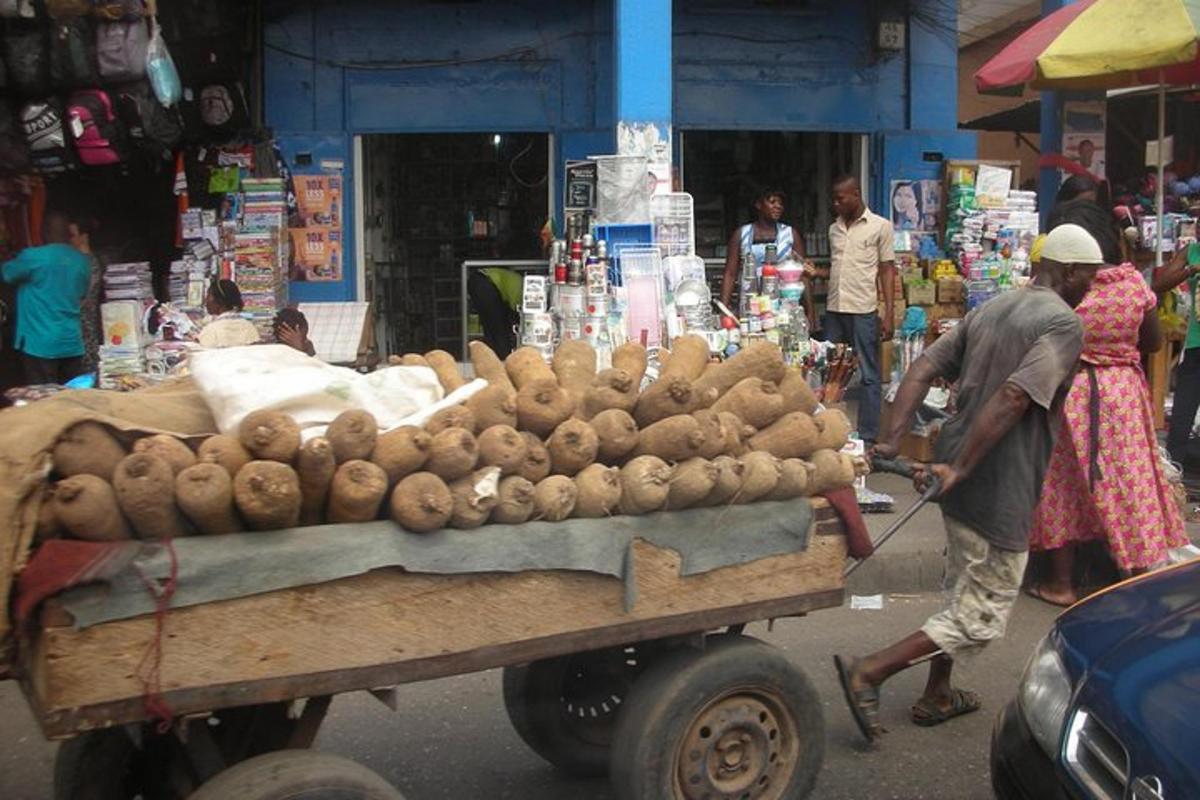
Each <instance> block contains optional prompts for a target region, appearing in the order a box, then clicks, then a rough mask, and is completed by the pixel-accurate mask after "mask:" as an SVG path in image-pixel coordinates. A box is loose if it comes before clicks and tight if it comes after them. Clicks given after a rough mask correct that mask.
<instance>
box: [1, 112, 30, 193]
mask: <svg viewBox="0 0 1200 800" xmlns="http://www.w3.org/2000/svg"><path fill="white" fill-rule="evenodd" d="M29 168H30V164H29V145H28V143H27V142H26V141H25V138H24V137H23V136H22V135H21V130H20V128H19V127H17V118H16V115H14V114H13V113H12V109H10V108H9V107H8V104H6V103H4V102H2V101H0V175H5V174H7V175H20V174H23V173H25V172H28V171H29Z"/></svg>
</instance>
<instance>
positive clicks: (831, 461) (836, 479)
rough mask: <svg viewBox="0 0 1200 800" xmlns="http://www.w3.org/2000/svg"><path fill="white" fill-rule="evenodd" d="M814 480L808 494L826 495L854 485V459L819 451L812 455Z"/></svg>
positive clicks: (848, 456)
mask: <svg viewBox="0 0 1200 800" xmlns="http://www.w3.org/2000/svg"><path fill="white" fill-rule="evenodd" d="M812 466H813V472H812V480H811V481H810V483H809V489H808V494H810V495H816V494H824V493H825V492H828V491H831V490H833V489H841V488H843V487H846V486H850V485H851V484H853V483H854V459H853V458H852V457H851V456H850V455H848V454H846V453H838V452H836V451H834V450H818V451H816V452H815V453H813V454H812Z"/></svg>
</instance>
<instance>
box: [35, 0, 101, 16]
mask: <svg viewBox="0 0 1200 800" xmlns="http://www.w3.org/2000/svg"><path fill="white" fill-rule="evenodd" d="M45 3H46V14H47V15H49V17H50V19H55V20H63V19H78V18H80V17H87V16H90V15H91V13H92V6H93V3H92V0H45Z"/></svg>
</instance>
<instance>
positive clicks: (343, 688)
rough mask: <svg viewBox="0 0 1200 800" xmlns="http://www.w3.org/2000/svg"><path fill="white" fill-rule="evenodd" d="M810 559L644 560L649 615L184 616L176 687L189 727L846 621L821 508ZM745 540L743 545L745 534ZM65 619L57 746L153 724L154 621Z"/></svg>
mask: <svg viewBox="0 0 1200 800" xmlns="http://www.w3.org/2000/svg"><path fill="white" fill-rule="evenodd" d="M813 506H814V511H815V520H816V522H815V526H814V531H813V533H814V535H813V537H812V538H811V540H810V543H809V547H808V549H807V550H805V551H804V552H801V553H794V554H789V555H782V556H775V557H771V558H766V559H762V560H759V561H755V562H752V563H749V564H745V565H741V566H732V567H725V568H722V569H718V570H714V571H712V572H708V573H704V574H700V575H694V576H692V577H686V578H683V577H680V575H679V556H678V554H676V553H675V552H674V551H671V550H664V549H659V548H656V547H654V546H652V545H649V544H646V543H645V542H642V541H640V540H639V541H637V542H636V544H635V550H634V553H635V574H636V582H637V601H636V604H635V606H634V608H633V609H632V610H631V611H629V612H627V611H625V609H624V603H623V598H624V587H623V586H622V583H621V582H620V581H618V580H614V579H612V578H607V577H604V576H600V575H593V574H589V573H575V572H523V573H517V574H495V573H491V574H477V575H422V574H409V573H405V572H402V571H400V570H395V569H389V570H378V571H374V572H370V573H367V574H365V575H359V576H356V577H352V578H345V579H342V580H338V581H333V582H329V583H324V584H319V585H315V586H305V587H300V588H295V589H287V590H283V591H276V592H271V593H267V594H261V595H254V596H250V597H245V598H240V599H236V600H228V601H222V602H216V603H209V604H206V605H200V606H194V607H190V608H182V609H177V610H173V611H171V612H170V613H169V614H168V615H167V617H166V622H165V628H164V632H163V647H162V666H161V673H160V675H161V687H162V693H163V696H164V698H165V700H166V701H167V703H168V704H169V705H170V707H171V709H172V710H173V711H174V713H176V714H188V713H198V712H204V711H211V710H214V709H218V708H225V707H230V706H239V705H249V704H254V703H264V702H270V701H277V700H288V699H294V698H299V697H312V696H317V695H326V694H336V693H340V692H347V691H353V690H360V689H371V688H378V687H384V686H392V685H396V684H400V683H407V682H412V681H419V680H426V679H431V678H439V677H444V676H448V675H457V674H465V673H470V672H476V671H480V670H486V669H492V668H495V667H501V666H506V665H510V664H519V663H525V662H529V661H534V660H538V659H543V658H550V657H554V656H561V655H566V654H569V653H574V652H580V651H586V650H594V649H599V648H603V647H612V646H616V645H621V644H626V643H629V642H635V641H644V640H648V639H656V638H661V637H666V636H676V635H683V634H688V633H695V632H699V631H706V630H712V629H714V628H719V627H722V626H726V625H733V624H738V623H744V622H751V621H755V620H762V619H769V618H774V617H783V616H791V615H797V614H804V613H807V612H810V611H813V610H816V609H820V608H827V607H830V606H837V605H840V604H841V602H842V599H843V586H844V581H843V578H842V568H843V565H844V561H845V558H846V541H845V537H844V535H843V534H842V527H841V523H840V521H839V520H838V518H837V516H836V514H835V513H834V512H833V510H832V509H831V508H830V507H829V506H828V504H826V503H825V502H824V501H823V500H814V501H813ZM731 535H736V534H731ZM62 613H63V612H61V610H57V611H56V609H55V608H53V606H52V605H51V606H50V607H48V608H47V610H46V612H45V613H44V614H43V620H42V627H41V629H40V630H39V632H38V635H37V637H36V638H35V639H34V641H33V642H32V643H31V646H30V647H28V648H27V649H26V651H25V652H24V653H23V654H22V663H23V666H24V670H23V672H24V678H23V684H24V689H25V692H26V694H27V696H28V699H29V701H30V703H31V705H32V707H33V708H34V711H35V714H36V715H37V717H38V718H39V720H40V722H41V724H42V727H43V730H44V732H45V734H46V735H47V737H50V738H63V737H68V736H72V735H74V734H76V733H79V732H82V731H85V730H89V729H93V728H98V727H107V726H111V725H117V724H122V723H127V722H135V721H140V720H143V719H145V710H144V705H143V691H144V689H143V685H142V682H141V680H140V678H139V677H138V667H139V664H140V663H141V662H142V660H143V658H144V656H145V654H146V652H147V648H148V647H149V646H150V644H151V643H152V641H153V639H154V636H155V631H156V623H155V619H154V617H152V616H144V617H137V618H134V619H128V620H121V621H116V622H109V623H105V624H102V625H97V626H94V627H92V628H88V629H86V630H82V631H76V630H74V629H73V628H72V627H70V625H69V620H64V619H63V618H62Z"/></svg>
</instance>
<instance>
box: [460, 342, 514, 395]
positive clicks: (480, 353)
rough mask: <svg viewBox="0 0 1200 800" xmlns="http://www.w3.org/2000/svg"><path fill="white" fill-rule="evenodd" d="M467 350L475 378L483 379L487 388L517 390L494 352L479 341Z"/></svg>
mask: <svg viewBox="0 0 1200 800" xmlns="http://www.w3.org/2000/svg"><path fill="white" fill-rule="evenodd" d="M467 350H468V352H469V353H470V355H471V368H472V369H473V370H474V371H475V377H476V378H483V379H484V380H485V381H487V382H488V385H489V386H503V387H504V388H506V389H509V390H511V391H514V392H515V391H516V390H517V387H515V386H513V382H512V380H511V379H510V378H509V377H508V372H507V371H506V370H505V369H504V362H503V361H501V360H500V357H499V356H497V355H496V351H495V350H493V349H492V348H490V347H488V346H487V345H486V344H485V343H483V342H481V341H479V340H475V341H473V342H471V343H470V344H468V345H467Z"/></svg>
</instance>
